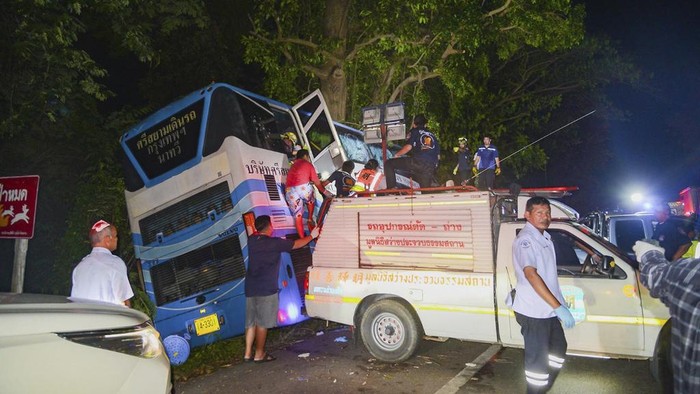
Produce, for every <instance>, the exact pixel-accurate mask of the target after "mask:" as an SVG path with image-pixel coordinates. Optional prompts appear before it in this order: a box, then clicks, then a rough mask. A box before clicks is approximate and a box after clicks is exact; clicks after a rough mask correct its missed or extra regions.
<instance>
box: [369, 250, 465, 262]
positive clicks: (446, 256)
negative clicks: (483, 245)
mask: <svg viewBox="0 0 700 394" xmlns="http://www.w3.org/2000/svg"><path fill="white" fill-rule="evenodd" d="M363 254H364V255H366V256H393V257H400V256H401V252H383V251H377V250H367V251H364V252H363ZM430 256H431V257H435V258H436V259H458V260H474V256H473V255H470V254H456V253H432V254H431V255H430Z"/></svg>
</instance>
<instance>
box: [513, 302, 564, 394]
mask: <svg viewBox="0 0 700 394" xmlns="http://www.w3.org/2000/svg"><path fill="white" fill-rule="evenodd" d="M515 320H516V321H517V322H518V324H520V332H521V333H522V334H523V338H525V380H526V381H527V392H528V393H544V392H547V391H548V390H549V389H550V388H551V387H552V385H553V384H554V380H555V379H556V378H557V375H558V374H559V371H560V370H561V367H562V366H563V365H564V358H565V357H566V348H567V343H566V338H565V337H564V330H563V329H562V327H561V322H559V319H557V318H556V317H551V318H549V319H535V318H532V317H528V316H525V315H521V314H520V313H517V312H516V313H515Z"/></svg>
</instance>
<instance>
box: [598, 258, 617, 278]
mask: <svg viewBox="0 0 700 394" xmlns="http://www.w3.org/2000/svg"><path fill="white" fill-rule="evenodd" d="M596 271H598V272H599V273H601V274H605V275H608V276H609V277H612V275H613V273H614V272H615V259H614V258H612V257H611V256H603V257H602V258H601V260H600V263H599V264H598V265H597V266H596Z"/></svg>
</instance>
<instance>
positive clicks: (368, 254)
mask: <svg viewBox="0 0 700 394" xmlns="http://www.w3.org/2000/svg"><path fill="white" fill-rule="evenodd" d="M364 254H365V255H367V256H401V252H379V251H376V250H368V251H365V252H364Z"/></svg>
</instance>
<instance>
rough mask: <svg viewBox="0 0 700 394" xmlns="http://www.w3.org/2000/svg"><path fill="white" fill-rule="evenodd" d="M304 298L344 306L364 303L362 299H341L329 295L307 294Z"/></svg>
mask: <svg viewBox="0 0 700 394" xmlns="http://www.w3.org/2000/svg"><path fill="white" fill-rule="evenodd" d="M304 298H305V299H306V300H308V301H332V302H336V303H344V304H359V303H360V301H362V298H360V297H341V296H334V295H328V294H307V295H306V296H305V297H304Z"/></svg>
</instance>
